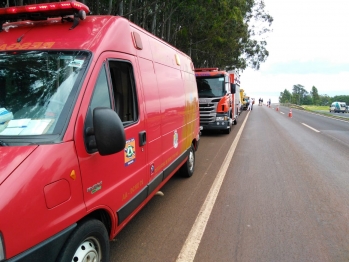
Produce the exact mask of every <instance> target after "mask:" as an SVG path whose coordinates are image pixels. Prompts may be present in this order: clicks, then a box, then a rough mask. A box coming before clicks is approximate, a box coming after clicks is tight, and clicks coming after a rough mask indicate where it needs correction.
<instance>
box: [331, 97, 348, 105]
mask: <svg viewBox="0 0 349 262" xmlns="http://www.w3.org/2000/svg"><path fill="white" fill-rule="evenodd" d="M335 101H338V102H345V103H346V104H347V105H349V96H346V95H339V96H334V97H333V98H332V102H335Z"/></svg>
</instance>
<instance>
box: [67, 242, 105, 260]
mask: <svg viewBox="0 0 349 262" xmlns="http://www.w3.org/2000/svg"><path fill="white" fill-rule="evenodd" d="M101 259H102V252H101V246H100V244H99V242H98V240H97V239H96V238H94V237H89V238H87V239H85V240H84V241H83V242H82V243H81V244H80V245H79V247H78V248H77V250H76V252H75V254H74V256H73V259H72V262H99V261H101Z"/></svg>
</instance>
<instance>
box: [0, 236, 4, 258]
mask: <svg viewBox="0 0 349 262" xmlns="http://www.w3.org/2000/svg"><path fill="white" fill-rule="evenodd" d="M4 259H5V248H4V239H3V238H2V234H1V233H0V261H2V260H4Z"/></svg>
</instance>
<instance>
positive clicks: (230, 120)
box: [195, 68, 240, 134]
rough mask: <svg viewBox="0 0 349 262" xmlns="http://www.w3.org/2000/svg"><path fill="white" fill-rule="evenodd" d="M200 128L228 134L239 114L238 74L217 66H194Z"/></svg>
mask: <svg viewBox="0 0 349 262" xmlns="http://www.w3.org/2000/svg"><path fill="white" fill-rule="evenodd" d="M195 76H196V81H197V88H198V93H199V104H200V128H201V129H202V130H222V131H223V132H224V133H226V134H229V133H230V131H231V125H232V124H234V125H236V123H237V119H238V115H239V93H240V81H239V75H238V74H237V73H236V72H234V71H231V72H226V71H220V70H219V69H218V68H196V69H195Z"/></svg>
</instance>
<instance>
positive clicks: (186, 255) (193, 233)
mask: <svg viewBox="0 0 349 262" xmlns="http://www.w3.org/2000/svg"><path fill="white" fill-rule="evenodd" d="M250 112H251V111H249V112H248V114H247V116H246V118H245V120H244V122H243V123H242V126H241V128H240V130H239V132H238V133H237V135H236V137H235V139H234V141H233V143H232V144H231V146H230V148H229V151H228V153H227V155H226V157H225V159H224V161H223V164H222V166H221V168H220V169H219V171H218V174H217V176H216V178H215V180H214V182H213V184H212V186H211V188H210V191H209V192H208V194H207V196H206V199H205V201H204V203H203V204H202V206H201V209H200V211H199V214H198V216H197V217H196V219H195V222H194V225H193V227H192V228H191V230H190V232H189V235H188V237H187V239H186V240H185V243H184V245H183V247H182V250H181V252H180V253H179V255H178V257H177V260H176V262H190V261H194V258H195V255H196V252H197V249H198V248H199V245H200V242H201V238H202V236H203V234H204V231H205V228H206V225H207V222H208V219H209V218H210V215H211V212H212V209H213V206H214V204H215V202H216V199H217V196H218V193H219V190H220V188H221V186H222V182H223V180H224V177H225V175H226V173H227V170H228V167H229V164H230V161H231V159H232V157H233V155H234V152H235V149H236V146H237V144H238V142H239V139H240V136H241V134H242V131H243V130H244V127H245V124H246V121H247V119H248V116H249V115H250Z"/></svg>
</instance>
